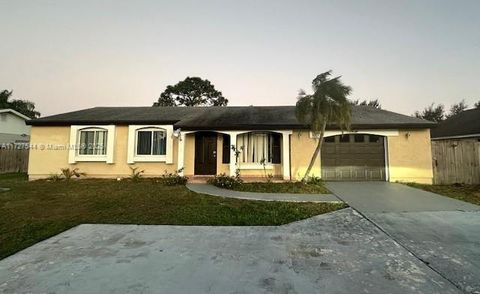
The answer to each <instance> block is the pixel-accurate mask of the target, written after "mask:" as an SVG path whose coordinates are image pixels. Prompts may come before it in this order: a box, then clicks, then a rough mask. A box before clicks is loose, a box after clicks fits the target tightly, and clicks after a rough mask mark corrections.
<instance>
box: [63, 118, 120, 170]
mask: <svg viewBox="0 0 480 294" xmlns="http://www.w3.org/2000/svg"><path fill="white" fill-rule="evenodd" d="M83 129H103V130H106V131H107V150H106V154H105V155H80V154H78V146H79V142H78V140H79V139H80V136H79V132H80V131H81V130H83ZM114 149H115V126H114V125H72V126H70V148H69V151H68V163H69V164H74V163H76V162H80V161H91V162H97V161H105V162H106V163H109V164H112V163H114V156H113V155H114Z"/></svg>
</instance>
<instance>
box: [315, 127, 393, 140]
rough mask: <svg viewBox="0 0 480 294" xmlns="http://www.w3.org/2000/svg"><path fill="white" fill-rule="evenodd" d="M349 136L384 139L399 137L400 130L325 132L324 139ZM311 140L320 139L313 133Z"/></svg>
mask: <svg viewBox="0 0 480 294" xmlns="http://www.w3.org/2000/svg"><path fill="white" fill-rule="evenodd" d="M349 134H371V135H377V136H384V137H397V136H398V134H399V131H398V130H375V129H372V130H369V129H365V130H355V131H350V132H347V131H344V132H342V131H339V130H335V131H325V135H324V137H331V136H338V135H349ZM310 138H316V139H317V138H319V135H315V134H313V132H310Z"/></svg>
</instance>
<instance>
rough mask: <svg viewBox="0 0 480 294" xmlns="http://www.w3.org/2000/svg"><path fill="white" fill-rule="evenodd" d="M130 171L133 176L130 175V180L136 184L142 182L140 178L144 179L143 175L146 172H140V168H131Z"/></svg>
mask: <svg viewBox="0 0 480 294" xmlns="http://www.w3.org/2000/svg"><path fill="white" fill-rule="evenodd" d="M130 170H131V171H132V174H131V175H130V179H131V180H132V181H134V182H136V181H138V180H140V178H141V177H142V175H143V173H144V172H145V170H139V171H137V170H138V167H131V166H130Z"/></svg>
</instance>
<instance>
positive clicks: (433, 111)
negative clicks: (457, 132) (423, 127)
mask: <svg viewBox="0 0 480 294" xmlns="http://www.w3.org/2000/svg"><path fill="white" fill-rule="evenodd" d="M413 115H414V116H415V117H418V118H423V119H426V120H429V121H434V122H441V121H442V120H443V119H444V118H445V106H443V104H438V105H437V106H435V103H432V104H430V105H429V106H427V107H425V109H423V110H422V112H420V111H415V113H414V114H413Z"/></svg>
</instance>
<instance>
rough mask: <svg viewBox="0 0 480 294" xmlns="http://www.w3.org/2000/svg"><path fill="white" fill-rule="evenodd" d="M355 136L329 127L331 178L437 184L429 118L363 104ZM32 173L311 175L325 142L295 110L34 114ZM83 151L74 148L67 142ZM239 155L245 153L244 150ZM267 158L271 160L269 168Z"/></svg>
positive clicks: (324, 170) (324, 163)
mask: <svg viewBox="0 0 480 294" xmlns="http://www.w3.org/2000/svg"><path fill="white" fill-rule="evenodd" d="M352 116H353V118H352V132H348V133H343V135H342V132H341V131H340V130H339V129H338V128H336V127H335V125H329V126H328V128H327V131H326V138H325V145H324V147H323V150H322V154H321V158H322V160H321V162H320V160H317V163H316V165H315V167H314V168H313V170H312V171H313V175H315V176H322V178H324V179H326V180H379V181H406V182H419V183H431V182H432V155H431V145H430V127H432V126H433V125H434V124H433V123H432V122H429V121H425V120H422V119H418V118H414V117H410V116H406V115H402V114H398V113H394V112H390V111H385V110H380V109H375V108H372V107H369V106H354V107H353V110H352ZM29 124H31V125H32V137H31V143H32V144H33V145H34V146H35V144H50V145H49V147H47V148H44V149H43V150H42V148H34V149H32V150H31V152H30V162H29V171H28V173H29V176H30V178H31V179H37V178H45V177H48V176H49V175H50V174H52V173H58V172H59V171H60V169H61V168H65V167H71V168H79V169H80V171H82V172H86V173H87V175H89V176H91V177H109V178H110V177H127V176H129V175H130V173H131V170H130V168H129V167H131V166H138V167H139V168H140V169H142V170H145V176H160V175H162V174H163V173H164V172H165V171H167V172H175V171H177V170H180V173H181V174H184V175H186V176H188V177H196V176H208V175H218V174H221V173H225V174H227V175H234V174H235V172H236V171H237V169H238V170H239V172H240V175H241V176H242V177H244V178H249V177H264V176H265V174H267V175H268V174H271V175H272V176H274V177H276V178H281V179H285V180H298V179H301V178H302V176H303V175H304V173H305V171H306V169H307V166H308V164H309V162H310V158H311V156H312V154H313V152H314V149H315V147H316V143H317V139H316V138H314V137H313V136H312V134H311V132H310V131H309V127H308V126H306V125H302V124H301V123H299V122H298V120H297V119H296V117H295V107H294V106H264V107H254V106H246V107H96V108H91V109H85V110H80V111H75V112H69V113H64V114H59V115H54V116H50V117H43V118H40V119H35V120H31V121H30V122H29ZM69 144H70V146H75V148H65V145H69ZM233 150H236V151H237V152H238V157H237V156H236V154H237V152H234V151H233ZM262 159H265V164H262Z"/></svg>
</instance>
